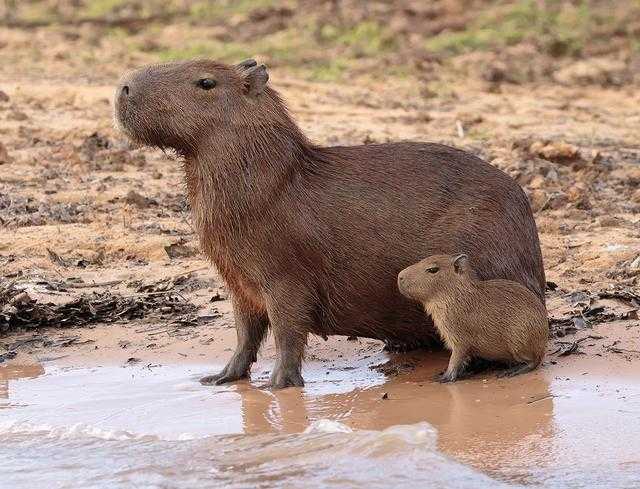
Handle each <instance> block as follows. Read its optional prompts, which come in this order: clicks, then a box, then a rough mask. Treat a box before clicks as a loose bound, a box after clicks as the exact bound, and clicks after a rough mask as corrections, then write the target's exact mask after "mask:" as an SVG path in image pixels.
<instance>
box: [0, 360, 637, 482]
mask: <svg viewBox="0 0 640 489" xmlns="http://www.w3.org/2000/svg"><path fill="white" fill-rule="evenodd" d="M444 361H445V358H444V357H442V356H438V355H436V356H435V357H434V358H433V359H432V360H428V361H426V363H425V362H422V363H421V364H420V366H419V368H417V369H416V370H414V371H412V372H409V373H406V374H403V375H400V376H398V377H395V378H393V379H390V380H387V379H386V377H385V376H384V375H383V374H381V373H378V372H376V371H373V370H371V369H369V368H368V367H367V364H365V362H364V361H362V364H358V363H357V362H356V363H354V362H353V359H351V360H350V361H346V360H345V361H344V365H342V364H340V363H338V364H337V366H335V367H333V368H331V369H327V367H326V365H323V364H322V363H320V362H315V363H314V362H311V363H310V364H309V365H308V366H307V367H306V370H305V378H306V379H307V385H306V387H305V388H304V389H286V390H282V391H275V392H274V391H270V390H267V389H264V388H262V387H261V386H262V384H263V382H264V381H265V380H266V376H265V374H264V373H262V374H259V373H258V374H257V375H256V374H254V377H256V380H254V382H253V383H249V382H240V383H237V384H235V385H231V386H224V387H215V388H212V387H203V386H201V385H200V384H199V383H198V382H197V379H198V378H199V377H200V376H202V375H203V374H206V373H209V372H210V371H211V369H212V367H211V366H203V365H197V364H196V365H194V364H188V363H187V364H184V365H175V364H174V365H162V366H154V365H147V366H138V365H136V366H127V367H121V366H108V365H107V366H100V367H91V368H86V367H83V368H77V367H63V366H57V365H56V364H55V362H52V363H50V364H46V365H45V366H42V365H40V364H38V363H35V364H33V365H29V366H24V365H23V366H21V365H11V366H4V367H2V368H0V398H1V399H0V472H1V473H2V474H3V475H2V482H1V484H0V485H2V487H12V488H22V487H25V488H26V487H30V488H32V487H48V488H49V487H85V488H86V487H124V486H127V487H129V486H135V487H223V486H224V487H275V486H278V487H280V486H285V487H302V486H304V487H409V486H411V487H470V488H471V487H473V488H477V487H480V488H482V487H496V486H497V484H498V481H500V484H505V485H528V486H529V485H533V486H536V485H544V486H549V487H583V486H589V487H634V486H637V485H640V436H639V435H640V382H639V379H638V377H637V375H636V373H635V370H634V368H633V364H632V363H629V362H624V361H621V362H617V363H612V362H611V360H610V359H607V360H605V359H597V358H596V359H595V360H594V359H593V358H591V359H589V361H588V362H589V364H588V366H589V369H588V373H587V374H586V375H583V374H582V373H583V372H582V370H583V367H584V366H583V365H582V364H581V363H580V362H581V360H580V359H578V360H576V361H574V362H573V363H571V364H569V365H566V366H564V367H563V368H562V369H560V370H556V372H555V374H554V375H551V374H550V372H549V371H546V370H543V371H538V372H535V373H533V374H531V375H526V376H521V377H517V378H513V379H499V380H498V379H495V377H494V376H492V375H487V376H486V377H482V376H481V377H476V378H474V379H473V380H467V381H462V382H459V383H456V384H454V385H446V386H442V385H439V384H435V383H433V382H431V381H430V380H429V379H430V378H431V376H432V375H433V374H434V373H435V372H436V371H437V370H438V369H439V368H441V367H442V364H443V362H444ZM354 367H355V368H354ZM256 371H257V372H260V368H258V369H256Z"/></svg>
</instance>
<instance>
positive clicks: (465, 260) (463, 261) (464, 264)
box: [451, 253, 469, 273]
mask: <svg viewBox="0 0 640 489" xmlns="http://www.w3.org/2000/svg"><path fill="white" fill-rule="evenodd" d="M451 261H452V263H453V269H454V270H455V271H456V273H464V272H466V271H467V268H468V267H469V257H468V256H467V255H465V254H464V253H461V254H459V255H456V256H454V257H453V259H452V260H451Z"/></svg>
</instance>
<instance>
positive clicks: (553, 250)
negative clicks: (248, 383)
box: [0, 2, 640, 370]
mask: <svg viewBox="0 0 640 489" xmlns="http://www.w3.org/2000/svg"><path fill="white" fill-rule="evenodd" d="M36 3H37V2H36ZM41 3H47V2H41ZM58 3H59V4H64V2H58ZM81 3H82V2H81ZM85 3H88V4H91V2H85ZM178 3H180V2H178ZM183 3H184V4H185V5H187V4H189V2H183ZM223 3H224V2H223ZM303 3H304V2H303ZM329 3H330V2H329ZM353 3H356V4H357V2H351V3H350V2H346V4H345V5H346V7H343V8H346V9H347V10H348V9H349V8H351V7H352V4H353ZM494 3H495V2H494ZM503 3H504V2H503ZM513 3H515V4H518V3H519V2H511V4H513ZM596 3H597V2H596ZM47 4H52V3H51V2H48V3H47ZM436 4H437V5H439V6H440V7H442V5H445V6H444V7H442V8H441V9H440V10H438V9H436V10H435V11H433V12H431V13H430V14H429V15H430V17H429V15H427V13H424V12H422V11H419V12H418V11H416V12H418V13H417V14H416V13H415V12H413V13H410V10H409V9H405V10H402V9H399V10H398V9H396V10H394V11H393V16H392V17H393V19H395V20H394V22H391V23H390V24H389V25H390V26H391V28H392V29H395V31H393V32H392V33H395V36H396V37H395V38H394V39H396V38H397V39H400V40H402V42H401V43H400V42H398V43H396V44H391V46H392V47H391V48H388V46H387V44H388V43H387V44H385V42H387V41H385V39H387V37H385V36H388V35H389V33H388V32H386V33H383V34H380V35H374V34H375V33H377V32H378V31H375V30H374V31H375V32H374V34H369V37H366V36H365V37H364V38H362V36H361V37H357V38H356V41H353V42H352V41H344V42H342V41H340V42H342V44H340V42H338V41H336V43H335V44H333V45H328V47H327V52H326V53H325V57H328V56H330V55H331V53H332V52H336V53H338V54H339V56H341V59H342V58H344V59H345V60H347V61H349V60H352V61H353V66H352V67H351V66H347V67H346V68H345V67H344V66H342V65H341V68H340V70H337V71H336V70H333V68H332V67H328V68H327V70H328V74H329V75H331V76H328V75H327V73H320V74H319V76H315V75H313V74H314V73H315V74H317V73H316V72H315V71H313V69H312V67H313V66H315V65H314V63H315V64H318V63H320V61H318V60H317V59H316V58H313V57H312V58H309V57H308V56H307V55H306V54H305V53H306V52H305V51H301V52H302V54H300V55H299V56H300V60H301V61H300V64H298V63H297V60H298V58H295V56H294V55H293V54H291V53H289V54H290V56H288V57H287V56H285V55H284V54H282V53H280V54H281V56H280V57H278V52H277V51H274V50H273V49H271V48H272V47H273V46H272V44H270V45H269V46H271V48H269V49H267V48H265V50H264V53H262V54H261V51H260V48H259V47H257V45H256V44H255V36H259V35H264V36H271V37H268V39H270V42H271V43H273V42H275V41H274V39H273V36H274V35H276V34H277V33H278V32H281V30H282V29H284V30H285V31H286V29H290V28H291V26H294V27H295V26H299V25H301V24H300V21H299V14H298V10H296V9H295V8H294V7H291V5H289V4H287V5H289V6H285V7H282V8H281V9H278V8H276V7H274V6H273V3H272V2H271V3H270V7H269V8H267V7H264V9H263V10H260V11H258V10H251V9H250V10H249V11H244V10H243V11H242V12H236V13H235V14H234V15H235V17H233V16H232V17H231V20H229V21H228V22H226V23H225V22H220V21H212V22H211V24H206V23H204V24H203V23H198V22H196V21H194V20H193V18H192V17H189V16H188V15H186V16H185V14H184V12H183V13H182V14H180V15H176V16H175V17H171V16H168V17H167V18H166V19H165V18H163V19H161V20H156V21H149V22H147V23H145V22H140V21H137V22H136V21H130V20H126V21H122V22H119V21H118V20H117V19H119V18H122V17H118V16H117V15H116V14H118V12H115V14H114V13H110V14H109V15H111V16H109V15H108V16H107V17H104V18H106V19H107V20H108V22H106V23H105V22H96V21H95V18H88V19H86V18H84V17H82V18H80V20H79V21H78V19H77V18H76V19H75V20H76V21H75V22H66V21H65V19H66V18H67V17H69V16H70V15H72V12H71V13H70V12H69V11H66V10H64V9H59V10H56V11H55V12H56V15H57V17H53V18H51V19H49V18H48V17H46V15H45V14H42V15H41V16H40V17H37V18H35V20H34V17H33V15H31V14H30V13H29V12H28V11H27V10H26V9H23V10H24V11H23V10H20V9H19V11H18V12H17V15H18V17H15V16H14V17H12V20H11V21H10V22H7V23H5V27H2V28H0V39H1V42H0V54H1V56H2V58H3V60H4V62H2V63H0V90H1V92H0V143H1V144H0V276H1V277H2V278H1V279H0V280H1V281H2V285H1V286H0V304H2V310H1V312H0V335H1V336H0V355H2V356H0V358H2V359H6V360H8V361H9V360H10V361H12V362H16V361H18V359H20V358H21V357H22V356H23V355H25V356H28V355H32V354H35V355H40V356H44V357H50V356H59V355H64V352H65V348H66V349H72V350H73V349H75V348H76V347H77V348H80V347H81V346H82V348H85V347H86V346H87V345H92V344H93V343H92V342H96V346H95V348H94V349H93V350H94V351H92V352H91V355H98V356H99V355H100V351H99V350H100V348H104V347H105V342H104V341H98V340H97V338H98V337H101V335H106V336H107V337H108V338H110V340H109V341H110V343H109V344H110V347H109V348H117V349H121V350H122V351H124V352H126V354H125V355H124V357H126V358H124V357H123V361H124V362H131V363H137V362H148V363H154V362H158V361H160V358H161V355H160V354H159V351H161V350H163V348H166V347H167V346H168V345H169V346H170V348H169V349H170V350H171V351H174V352H175V354H177V355H189V350H190V349H191V348H195V345H196V344H198V345H210V344H217V345H220V344H222V345H224V347H222V348H220V347H218V348H212V352H214V351H215V355H214V354H213V353H212V358H211V360H216V361H217V360H220V358H223V359H224V358H226V357H228V356H230V354H231V351H232V348H233V346H234V335H233V330H232V325H233V318H232V314H231V311H230V306H229V302H228V300H227V296H226V290H225V288H224V284H223V283H221V282H220V280H219V277H218V276H217V274H216V272H215V271H214V270H213V269H211V267H210V266H209V264H208V263H207V261H206V260H205V259H204V257H203V256H202V255H201V254H200V253H199V251H198V245H197V240H196V238H195V236H194V232H193V228H192V226H191V223H190V221H191V218H190V215H189V209H188V206H187V204H186V201H185V197H184V188H183V175H182V169H181V162H180V161H179V160H178V159H177V158H175V157H174V156H173V155H171V154H167V153H163V152H161V151H158V150H152V149H147V148H134V147H132V146H131V144H130V143H129V142H128V141H127V140H126V139H125V138H124V137H123V136H122V135H121V134H120V133H119V132H118V131H117V130H116V129H115V128H114V124H113V122H112V98H113V87H114V85H115V83H116V82H117V79H118V77H119V75H120V74H121V73H122V72H124V71H125V70H127V69H130V68H133V67H136V66H139V65H140V64H143V63H146V62H153V61H158V60H163V59H166V58H167V57H171V53H173V57H181V56H185V55H187V54H189V53H193V54H198V55H202V54H208V53H209V51H207V49H208V47H207V46H208V45H207V44H205V45H204V47H201V48H199V49H200V51H202V52H200V51H198V50H193V49H192V50H191V51H189V50H186V51H185V50H184V49H183V50H182V51H180V50H178V48H179V47H182V48H184V46H185V45H187V44H188V45H192V44H193V39H194V38H198V37H201V38H205V37H207V36H208V38H213V39H216V42H218V43H222V44H224V43H225V42H226V43H227V44H228V45H235V44H233V43H232V41H231V37H232V36H233V35H234V33H236V32H238V31H239V32H240V33H241V34H238V35H237V36H238V37H237V39H236V40H235V41H234V42H236V41H237V43H240V44H239V45H241V46H242V49H241V50H235V51H234V50H231V51H230V52H229V51H223V52H221V53H220V56H221V57H222V58H223V59H228V58H233V57H234V56H236V57H237V56H240V55H241V54H244V53H245V51H246V50H249V49H256V50H257V51H254V53H255V54H257V55H258V58H259V59H262V60H266V61H268V62H271V65H272V67H271V70H270V72H271V84H272V86H273V87H275V88H276V89H278V90H279V91H281V92H282V95H283V96H284V98H285V100H286V101H287V102H288V104H289V106H290V108H291V111H292V113H293V114H294V116H295V118H296V119H297V121H298V122H299V124H300V125H301V126H302V127H303V128H304V130H305V131H306V132H307V134H308V135H309V136H310V137H311V138H312V139H313V140H314V141H316V142H318V143H321V144H327V145H343V144H367V143H371V142H383V141H400V140H424V141H437V142H443V143H446V144H451V145H455V146H458V147H462V148H464V149H467V150H468V151H471V152H473V153H475V154H478V155H480V156H481V157H483V158H485V159H487V160H488V161H490V162H491V163H492V164H494V165H496V166H497V167H499V168H501V169H502V170H504V171H506V172H507V173H509V174H510V175H511V176H513V177H514V178H515V179H516V180H517V181H518V182H519V183H520V184H521V185H522V186H523V188H524V189H525V191H526V192H527V194H528V195H529V197H530V200H531V205H532V207H533V209H534V211H535V217H536V221H537V224H538V229H539V232H540V238H541V242H542V249H543V254H544V261H545V267H546V271H547V279H548V280H549V282H550V283H549V291H548V307H549V314H550V316H551V317H552V319H553V335H554V338H553V340H552V341H551V342H550V344H549V356H548V358H547V360H546V362H545V366H544V368H554V365H555V364H556V363H557V362H562V361H564V360H563V359H564V358H566V357H567V356H569V355H572V354H580V353H581V352H582V350H583V349H582V348H581V344H580V343H576V342H575V338H576V337H574V336H572V334H573V333H576V332H579V333H581V335H579V336H580V338H585V337H587V336H588V331H589V328H591V327H593V326H594V325H597V324H600V323H609V322H611V321H615V324H623V326H624V328H626V329H628V330H630V331H637V330H638V329H637V328H638V327H639V326H640V323H639V322H638V312H637V310H638V307H639V306H640V303H639V301H640V186H639V184H640V139H639V138H638V128H639V127H640V111H639V110H638V107H640V91H639V90H638V73H637V70H638V66H640V63H639V62H638V59H639V58H638V55H637V52H636V51H634V50H633V49H632V48H630V47H629V46H630V43H629V42H628V36H627V34H629V33H631V34H629V35H632V34H633V33H634V32H636V31H634V30H633V29H637V27H638V26H637V22H636V24H634V23H633V22H634V21H635V19H637V18H638V17H633V15H631V14H629V15H628V19H627V21H628V22H627V24H625V27H624V28H625V29H626V30H624V31H620V30H619V29H618V30H615V29H612V30H610V31H608V32H607V35H609V36H610V39H611V46H610V47H609V49H608V50H607V49H603V47H602V46H603V45H604V43H602V42H596V40H594V41H593V43H591V44H586V45H585V46H584V47H583V49H581V51H580V53H578V54H576V53H573V52H571V53H568V52H567V53H564V52H563V53H561V54H562V55H557V53H554V52H552V51H550V49H551V48H549V45H548V44H544V45H543V44H536V43H535V42H529V41H527V38H524V39H522V40H521V41H519V42H518V43H515V44H513V45H509V46H507V47H504V48H501V49H469V50H465V49H463V50H462V51H461V52H458V51H456V50H457V49H458V48H457V47H456V46H453V48H450V47H447V48H446V49H449V50H450V51H447V50H446V49H445V50H444V51H438V50H437V49H436V47H433V46H432V45H429V46H432V50H431V51H430V50H429V49H428V48H427V49H425V48H424V44H420V46H422V48H421V49H418V48H416V43H415V42H414V41H411V40H412V39H414V38H413V37H411V35H410V31H411V29H412V28H413V27H412V25H413V24H411V22H410V21H409V20H407V19H413V18H414V17H415V16H416V15H418V16H419V15H424V16H427V17H428V18H429V19H430V20H429V22H430V23H428V25H429V26H431V27H429V28H430V29H432V31H433V33H434V35H438V36H441V34H440V33H441V32H445V33H446V32H448V30H447V29H449V30H452V31H453V32H454V33H459V32H462V33H465V32H467V31H465V30H464V29H465V28H466V29H468V30H470V29H471V28H472V27H473V25H474V24H472V23H471V22H472V20H470V19H471V18H472V16H468V15H466V14H465V15H466V16H462V17H461V14H460V9H459V8H458V7H459V4H458V3H456V2H434V5H436ZM487 4H490V2H477V5H476V7H474V8H476V9H478V10H477V11H478V12H483V10H482V9H484V8H486V5H487ZM506 4H509V2H506ZM225 5H226V4H225ZM322 5H323V8H325V7H326V5H325V4H322ZM376 5H378V4H376ZM447 5H449V7H447ZM360 7H361V5H360V6H359V7H358V9H355V7H353V8H354V9H355V10H353V12H356V13H357V15H358V16H359V17H358V19H360V20H359V22H361V23H362V22H368V23H367V24H366V25H369V24H371V23H372V21H371V20H367V19H374V21H375V22H377V21H376V19H380V18H383V17H384V15H385V12H384V11H381V10H380V9H381V8H382V7H380V8H378V7H379V5H378V7H376V9H373V10H372V11H371V12H368V13H367V11H366V10H365V11H363V10H362V8H360ZM440 7H439V8H440ZM326 8H328V7H326ZM326 8H325V10H322V11H318V12H320V13H319V14H318V15H317V16H316V17H314V18H316V19H318V18H319V19H325V20H324V22H327V21H326V16H327V12H328V11H327V10H326ZM265 9H266V10H265ZM292 9H293V10H292ZM447 9H449V10H447ZM452 9H453V10H452ZM42 12H45V11H44V10H43V11H42ZM42 12H40V13H42ZM47 12H48V11H47ZM323 12H324V13H323ZM363 12H364V13H363ZM420 12H422V13H420ZM634 12H635V11H634ZM121 14H122V12H121ZM125 14H126V15H125ZM20 15H22V17H20ZM29 15H31V17H30V16H29ZM47 15H48V14H47ZM52 15H53V14H52ZM114 15H115V16H114ZM122 15H125V17H124V18H125V19H130V18H133V19H135V18H136V15H140V16H141V17H140V18H143V19H144V18H146V17H145V15H147V13H145V12H142V13H140V12H137V11H132V12H128V11H126V12H124V14H122ZM341 15H342V14H341ZM354 15H355V14H354ZM363 15H365V17H363ZM366 15H369V17H366ZM65 16H66V17H65ZM323 16H324V17H323ZM427 17H425V18H427ZM92 19H93V20H92ZM114 19H115V20H114ZM362 19H364V20H362ZM398 19H399V20H398ZM456 19H458V20H459V21H460V19H463V20H464V22H462V21H460V22H462V23H461V24H460V22H458V24H460V25H458V24H456V22H455V20H456ZM65 22H66V23H65ZM340 22H342V23H344V22H347V21H345V20H344V19H342V20H340ZM375 22H374V23H375ZM425 22H426V21H425ZM437 22H440V24H438V26H439V27H438V28H436V27H434V26H435V25H436V23H437ZM339 25H342V24H339ZM359 25H360V24H357V26H359ZM376 25H377V24H376ZM424 25H427V24H424ZM283 26H284V27H283ZM357 26H356V27H357ZM358 28H359V27H358ZM368 28H369V27H368ZM261 29H262V30H261ZM279 29H280V30H279ZM354 29H355V28H354ZM352 31H353V29H352ZM322 32H324V31H322ZM345 32H346V31H345ZM349 32H351V31H349ZM355 32H360V31H358V30H356V31H355ZM366 32H369V31H366ZM469 32H470V31H469ZM621 32H622V34H621ZM274 33H275V34H274ZM378 34H379V33H378ZM225 36H226V37H225ZM376 36H377V37H376ZM625 36H627V37H625ZM379 38H380V39H379ZM225 39H228V40H227V41H225ZM336 39H343V38H340V37H336ZM345 39H347V38H345ZM363 39H364V40H363ZM447 39H449V38H447ZM545 39H546V38H545ZM594 39H595V38H594ZM387 40H388V39H387ZM445 40H446V39H445ZM574 41H576V40H575V39H573V40H572V42H574ZM582 41H584V40H582ZM189 42H191V43H192V44H189ZM447 42H450V39H449V41H447ZM496 42H499V40H498V41H496ZM545 42H547V41H545ZM576 42H577V41H576ZM282 43H283V46H285V47H286V46H287V44H286V43H287V40H286V39H284V40H282ZM376 43H377V44H376ZM432 44H433V43H432ZM212 46H213V45H212ZM215 46H218V45H217V44H216V45H215ZM215 46H214V47H215ZM345 46H347V47H345ZM362 46H365V47H367V46H368V47H369V48H370V47H371V46H378V48H379V52H372V51H371V50H369V51H367V50H366V49H365V50H364V51H363V50H362V49H361V50H360V51H357V49H356V48H362ZM447 46H449V44H447ZM572 46H573V44H572ZM214 47H211V54H212V55H215V54H216V53H218V51H219V46H218V47H216V48H215V49H214ZM556 47H557V46H556ZM454 48H455V49H454ZM171 49H172V50H173V51H170V50H171ZM216 49H218V51H216ZM295 49H298V50H302V48H301V47H300V46H298V45H292V47H291V51H292V52H293V51H294V50H295ZM332 49H333V51H332ZM390 49H391V50H393V49H395V50H396V51H390ZM451 49H453V51H451ZM168 51H169V52H168ZM394 53H395V54H396V55H400V54H401V55H402V56H404V58H403V59H406V62H405V63H404V64H403V62H402V60H400V61H399V60H398V58H397V56H395V57H394V56H392V54H394ZM261 56H262V58H261ZM315 56H316V57H317V56H318V54H317V52H316V54H315ZM554 56H555V57H554ZM376 60H377V62H376ZM238 61H239V59H238ZM320 64H321V63H320ZM405 65H406V66H405ZM323 66H324V65H323ZM403 67H405V68H406V70H401V69H400V68H403ZM332 70H333V71H332ZM213 212H215V210H213ZM49 303H50V304H49ZM47 304H49V305H47ZM114 323H115V324H114ZM77 328H83V329H77ZM87 328H90V329H87ZM94 335H95V337H96V338H94V337H93V336H94ZM567 335H568V336H567ZM592 336H594V338H590V340H591V341H593V342H597V344H598V345H601V348H596V349H595V350H594V349H590V350H589V351H590V354H593V355H596V354H597V355H605V356H612V357H615V356H622V357H623V358H625V359H629V360H631V359H637V358H638V357H640V353H639V350H640V347H639V346H638V343H637V341H636V340H637V337H636V336H637V335H635V336H634V335H633V334H631V335H627V336H626V337H624V338H616V339H615V340H611V341H609V340H608V339H607V329H606V327H599V328H598V334H597V335H592ZM98 343H99V345H100V346H99V348H98V346H97V345H98ZM323 345H324V344H323V343H321V342H317V341H314V342H313V346H312V347H311V348H310V349H309V355H310V358H312V359H313V358H314V355H315V349H320V350H322V349H323V348H327V349H329V350H331V349H333V348H334V346H323ZM345 345H347V346H346V348H347V350H346V351H345V352H341V353H339V354H340V355H342V354H343V353H344V354H345V355H350V354H366V353H367V352H370V351H379V350H380V349H381V345H380V344H379V343H377V342H373V341H364V340H360V341H358V342H353V343H345ZM195 350H197V351H198V355H205V354H204V353H203V352H202V351H201V349H199V348H195ZM195 350H194V351H195ZM351 350H357V351H355V352H354V351H351ZM82 351H84V350H82ZM51 352H55V354H54V353H51ZM272 353H273V352H272V350H270V347H269V348H268V349H267V351H266V355H267V357H269V356H270V355H272ZM321 356H322V355H321ZM214 357H215V358H214ZM219 357H220V358H219ZM118 358H120V356H119V357H118ZM176 358H179V356H178V357H176ZM328 358H330V356H329V357H328ZM204 359H205V360H206V359H207V358H206V357H205V358H204ZM327 361H329V360H327ZM392 370H393V369H392Z"/></svg>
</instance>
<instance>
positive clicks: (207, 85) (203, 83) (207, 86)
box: [197, 78, 216, 90]
mask: <svg viewBox="0 0 640 489" xmlns="http://www.w3.org/2000/svg"><path fill="white" fill-rule="evenodd" d="M197 85H198V86H199V87H200V88H202V89H203V90H211V89H212V88H213V87H215V86H216V81H215V80H214V79H213V78H202V79H200V80H198V83H197Z"/></svg>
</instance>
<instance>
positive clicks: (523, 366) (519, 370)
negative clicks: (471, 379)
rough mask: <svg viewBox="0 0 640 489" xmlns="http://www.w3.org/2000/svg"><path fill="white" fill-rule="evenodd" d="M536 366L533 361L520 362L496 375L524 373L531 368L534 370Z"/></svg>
mask: <svg viewBox="0 0 640 489" xmlns="http://www.w3.org/2000/svg"><path fill="white" fill-rule="evenodd" d="M537 366H538V365H537V364H536V363H534V362H531V363H521V364H518V365H515V366H514V367H511V368H508V369H506V370H503V371H502V372H500V373H499V374H498V375H497V376H498V377H514V376H516V375H520V374H526V373H527V372H531V371H532V370H535V368H536V367H537Z"/></svg>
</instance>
